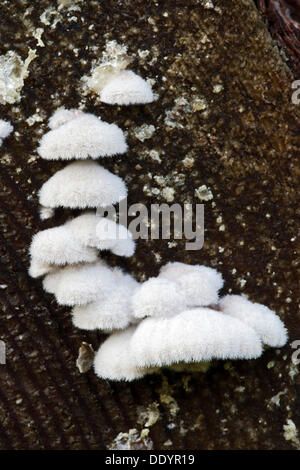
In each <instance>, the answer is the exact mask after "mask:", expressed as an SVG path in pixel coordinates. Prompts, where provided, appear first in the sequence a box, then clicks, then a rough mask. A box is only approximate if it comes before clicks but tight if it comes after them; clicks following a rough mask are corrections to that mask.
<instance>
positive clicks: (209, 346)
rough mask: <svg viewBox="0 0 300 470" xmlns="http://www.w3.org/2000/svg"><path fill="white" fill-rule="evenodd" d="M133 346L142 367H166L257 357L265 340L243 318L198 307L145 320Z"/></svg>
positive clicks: (134, 353)
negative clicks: (168, 316) (239, 318)
mask: <svg viewBox="0 0 300 470" xmlns="http://www.w3.org/2000/svg"><path fill="white" fill-rule="evenodd" d="M229 318H230V320H229ZM130 349H131V354H132V355H134V357H135V359H136V365H137V366H138V367H162V366H169V365H171V364H174V363H179V362H186V363H192V362H202V361H211V360H213V359H254V358H257V357H259V356H260V355H261V354H262V343H261V340H260V338H259V336H258V335H257V334H256V332H255V331H254V330H253V329H252V328H250V327H249V326H248V325H246V324H245V323H242V322H241V321H240V320H237V319H236V318H232V317H229V316H227V315H224V314H223V313H220V312H216V311H215V310H211V309H209V308H197V309H193V310H187V311H185V312H182V313H181V314H179V315H176V316H174V317H171V318H167V319H166V318H147V319H145V320H143V321H142V322H141V323H140V324H139V325H138V326H137V328H136V330H135V332H134V334H133V336H132V338H131V340H130Z"/></svg>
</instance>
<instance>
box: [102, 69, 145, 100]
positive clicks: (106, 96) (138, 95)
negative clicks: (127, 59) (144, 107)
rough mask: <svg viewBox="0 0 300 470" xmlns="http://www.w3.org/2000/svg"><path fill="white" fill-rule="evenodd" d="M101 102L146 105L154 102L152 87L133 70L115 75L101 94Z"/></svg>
mask: <svg viewBox="0 0 300 470" xmlns="http://www.w3.org/2000/svg"><path fill="white" fill-rule="evenodd" d="M100 100H101V101H103V103H107V104H119V105H129V104H145V103H152V101H153V100H154V97H153V92H152V89H151V87H150V85H149V84H148V83H147V82H146V81H145V80H144V79H143V78H141V77H139V76H138V75H136V74H135V73H134V72H132V71H131V70H122V71H121V72H119V73H118V74H117V75H114V76H113V77H112V78H111V79H110V80H109V81H108V82H107V83H106V85H105V86H104V87H103V89H102V90H101V92H100Z"/></svg>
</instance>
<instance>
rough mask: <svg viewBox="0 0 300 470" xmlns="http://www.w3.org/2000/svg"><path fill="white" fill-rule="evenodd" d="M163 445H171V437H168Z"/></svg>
mask: <svg viewBox="0 0 300 470" xmlns="http://www.w3.org/2000/svg"><path fill="white" fill-rule="evenodd" d="M163 445H164V446H165V447H170V446H172V445H173V442H172V441H171V439H168V440H167V441H166V442H164V444H163Z"/></svg>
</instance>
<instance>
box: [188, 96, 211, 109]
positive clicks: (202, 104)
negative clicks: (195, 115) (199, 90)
mask: <svg viewBox="0 0 300 470" xmlns="http://www.w3.org/2000/svg"><path fill="white" fill-rule="evenodd" d="M191 104H192V108H193V111H204V110H205V109H206V108H207V101H206V99H205V98H199V97H197V98H194V100H193V101H192V103H191Z"/></svg>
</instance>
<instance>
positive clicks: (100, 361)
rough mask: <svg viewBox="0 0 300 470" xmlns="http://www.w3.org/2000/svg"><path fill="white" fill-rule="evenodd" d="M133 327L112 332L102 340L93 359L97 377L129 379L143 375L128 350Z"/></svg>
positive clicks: (142, 371)
mask: <svg viewBox="0 0 300 470" xmlns="http://www.w3.org/2000/svg"><path fill="white" fill-rule="evenodd" d="M134 331H135V327H129V328H127V329H126V330H123V331H121V332H117V333H114V334H112V335H110V336H109V338H108V339H107V340H106V341H104V343H103V344H102V345H101V347H100V348H99V350H98V352H97V353H96V355H95V359H94V369H95V373H96V374H97V375H98V377H100V378H102V379H108V380H126V381H131V380H135V379H138V378H140V377H143V375H145V373H146V372H145V371H144V370H143V369H139V368H137V366H136V360H135V358H134V356H133V355H132V354H131V351H130V340H131V338H132V335H133V333H134Z"/></svg>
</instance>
